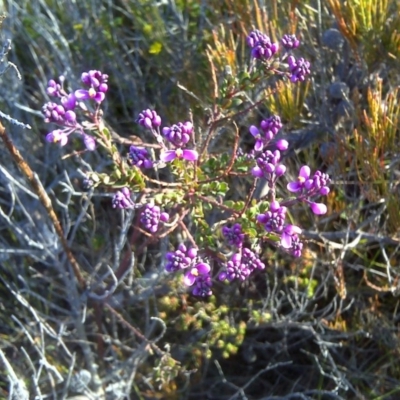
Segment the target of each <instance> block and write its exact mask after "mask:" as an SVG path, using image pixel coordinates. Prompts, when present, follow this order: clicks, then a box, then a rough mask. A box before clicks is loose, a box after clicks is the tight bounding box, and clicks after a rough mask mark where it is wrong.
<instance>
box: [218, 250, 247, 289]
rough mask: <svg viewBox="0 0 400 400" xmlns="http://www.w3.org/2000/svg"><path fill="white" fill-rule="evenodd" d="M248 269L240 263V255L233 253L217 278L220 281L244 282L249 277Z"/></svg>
mask: <svg viewBox="0 0 400 400" xmlns="http://www.w3.org/2000/svg"><path fill="white" fill-rule="evenodd" d="M250 272H251V270H250V268H249V267H248V266H247V265H246V264H243V263H242V255H241V254H240V253H235V254H234V255H233V256H232V258H231V259H230V260H229V261H228V263H227V265H226V270H225V271H223V272H221V273H220V274H219V276H218V279H219V280H220V281H224V280H228V281H229V282H231V281H233V280H234V279H239V280H240V281H244V280H245V279H246V278H247V277H248V276H249V275H250Z"/></svg>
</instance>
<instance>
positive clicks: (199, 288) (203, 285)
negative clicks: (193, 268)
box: [192, 275, 212, 297]
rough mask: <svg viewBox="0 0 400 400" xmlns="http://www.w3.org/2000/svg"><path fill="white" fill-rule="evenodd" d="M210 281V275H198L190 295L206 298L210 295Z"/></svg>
mask: <svg viewBox="0 0 400 400" xmlns="http://www.w3.org/2000/svg"><path fill="white" fill-rule="evenodd" d="M211 286H212V280H211V276H210V275H200V276H198V277H197V279H196V282H195V284H194V287H193V290H192V293H193V295H194V296H200V297H208V296H211V295H212V291H211V289H210V288H211Z"/></svg>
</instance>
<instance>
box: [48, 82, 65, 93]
mask: <svg viewBox="0 0 400 400" xmlns="http://www.w3.org/2000/svg"><path fill="white" fill-rule="evenodd" d="M62 90H63V89H62V86H61V85H60V84H59V83H57V82H56V81H55V80H54V79H50V80H49V82H48V83H47V89H46V92H47V94H48V95H49V96H54V97H61V96H62V94H61V92H62Z"/></svg>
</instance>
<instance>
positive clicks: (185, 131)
mask: <svg viewBox="0 0 400 400" xmlns="http://www.w3.org/2000/svg"><path fill="white" fill-rule="evenodd" d="M162 132H163V135H164V136H165V138H166V139H167V140H168V141H169V142H170V143H172V144H173V145H174V146H175V147H183V146H185V145H186V144H187V143H188V142H189V140H190V136H191V135H192V133H193V125H192V123H191V122H189V121H187V122H185V123H182V122H178V123H177V124H175V125H172V126H171V127H165V128H163V129H162Z"/></svg>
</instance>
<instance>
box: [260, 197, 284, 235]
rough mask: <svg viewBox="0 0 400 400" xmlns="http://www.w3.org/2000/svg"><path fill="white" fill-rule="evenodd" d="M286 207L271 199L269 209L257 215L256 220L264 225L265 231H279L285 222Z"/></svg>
mask: <svg viewBox="0 0 400 400" xmlns="http://www.w3.org/2000/svg"><path fill="white" fill-rule="evenodd" d="M286 211H287V208H286V207H284V206H281V205H280V204H279V203H278V202H277V201H272V202H271V204H270V205H269V210H268V211H267V212H266V213H264V214H259V215H258V216H257V221H258V222H260V223H261V224H263V225H264V228H265V230H266V231H267V232H276V233H280V232H282V230H283V226H284V224H285V218H286Z"/></svg>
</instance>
